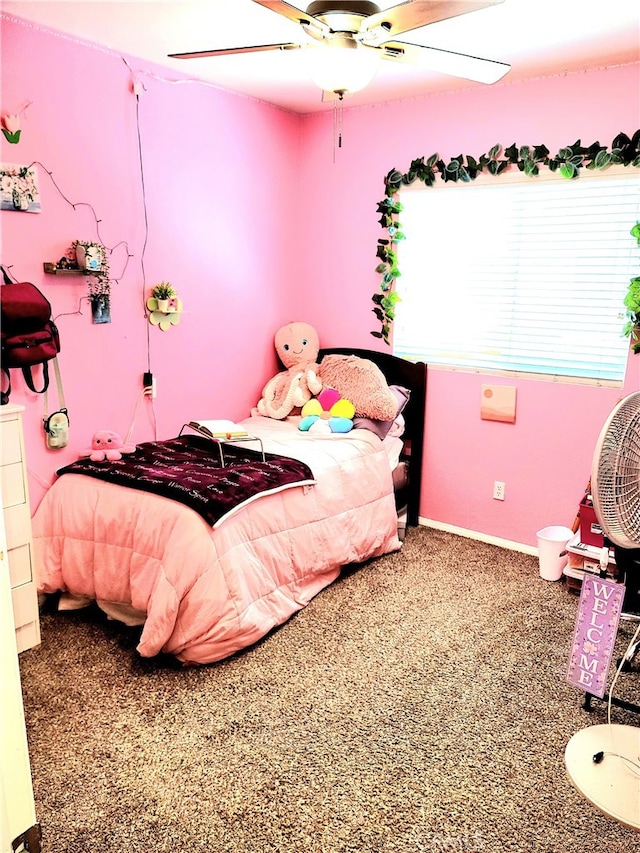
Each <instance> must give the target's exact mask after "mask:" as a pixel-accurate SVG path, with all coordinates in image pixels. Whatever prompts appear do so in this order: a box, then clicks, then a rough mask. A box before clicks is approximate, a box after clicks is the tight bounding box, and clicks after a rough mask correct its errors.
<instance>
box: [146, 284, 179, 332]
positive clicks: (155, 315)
mask: <svg viewBox="0 0 640 853" xmlns="http://www.w3.org/2000/svg"><path fill="white" fill-rule="evenodd" d="M147 308H148V309H149V311H150V312H151V313H150V314H149V322H150V323H151V325H152V326H159V327H160V329H161V330H162V331H163V332H166V331H167V330H168V329H170V328H171V326H176V325H177V324H178V323H179V322H180V313H181V312H182V300H181V299H180V298H179V297H178V294H177V292H176V290H175V288H174V287H173V286H172V285H171V284H170V283H169V282H168V281H161V282H160V283H159V284H156V286H155V287H154V288H153V290H152V291H151V296H150V297H149V299H147Z"/></svg>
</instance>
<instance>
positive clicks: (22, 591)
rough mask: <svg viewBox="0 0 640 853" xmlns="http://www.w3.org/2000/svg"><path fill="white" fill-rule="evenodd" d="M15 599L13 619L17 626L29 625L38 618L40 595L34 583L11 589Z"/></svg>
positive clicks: (12, 596)
mask: <svg viewBox="0 0 640 853" xmlns="http://www.w3.org/2000/svg"><path fill="white" fill-rule="evenodd" d="M11 598H12V599H13V619H14V622H15V623H16V628H21V627H22V626H23V625H29V624H30V623H31V622H33V621H35V620H37V618H38V595H37V593H36V588H35V586H34V585H33V584H31V583H30V584H26V585H25V586H17V587H16V588H15V589H12V590H11Z"/></svg>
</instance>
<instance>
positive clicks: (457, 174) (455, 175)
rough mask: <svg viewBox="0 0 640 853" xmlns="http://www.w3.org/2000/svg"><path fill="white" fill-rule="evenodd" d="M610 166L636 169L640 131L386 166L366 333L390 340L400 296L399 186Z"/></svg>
mask: <svg viewBox="0 0 640 853" xmlns="http://www.w3.org/2000/svg"><path fill="white" fill-rule="evenodd" d="M612 165H623V166H635V167H637V168H640V130H636V132H635V133H634V134H633V136H632V137H628V136H627V135H626V134H625V133H619V134H618V135H617V136H616V138H615V139H614V140H613V142H612V143H611V146H610V148H607V147H606V146H605V145H600V143H599V142H594V143H593V144H592V145H589V146H588V147H585V146H584V145H582V143H581V141H580V140H579V139H578V141H577V142H574V144H573V145H568V146H566V147H565V148H560V150H559V151H558V153H557V154H555V155H553V156H551V154H550V151H549V149H548V148H547V147H546V145H533V146H530V145H522V146H520V147H519V146H517V145H516V144H515V143H514V144H513V145H510V146H509V148H505V149H504V152H503V149H502V146H501V145H494V146H493V147H492V148H490V149H489V151H488V152H487V153H486V154H481V155H480V157H478V158H477V159H476V158H475V157H472V156H471V155H469V154H467V155H465V154H460V155H459V156H458V157H453V158H452V159H451V160H450V161H449V162H448V163H445V162H444V160H442V159H441V158H440V157H439V155H438V154H432V155H431V156H430V157H428V158H426V159H425V158H424V157H419V158H418V159H416V160H412V162H411V165H410V166H409V169H408V170H407V171H406V172H404V173H402V172H400V171H399V170H398V169H391V171H390V172H388V174H387V175H386V176H385V179H384V186H385V197H384V198H383V199H382V201H380V202H378V206H377V211H378V213H380V214H381V216H380V220H379V222H380V225H381V226H382V228H384V229H385V231H386V232H387V237H386V238H381V239H379V240H378V248H377V251H376V257H377V258H379V260H380V263H379V264H378V266H377V267H376V272H377V273H379V274H380V275H381V276H382V280H381V282H380V287H379V290H378V291H377V292H376V293H374V295H373V296H372V301H373V303H374V308H373V313H374V314H375V315H376V317H377V319H378V320H379V321H380V331H375V332H371V334H372V335H373V337H374V338H382V339H383V340H384V341H385V343H387V344H390V340H389V335H390V333H391V327H392V324H393V321H394V319H395V306H396V303H397V302H398V301H399V300H400V297H399V296H398V294H397V292H396V291H395V290H394V284H395V280H396V279H397V278H398V277H399V276H400V269H399V268H398V256H397V253H396V244H397V243H398V242H399V241H400V240H404V239H405V235H404V234H403V233H402V225H401V223H400V220H399V219H398V215H399V214H400V213H401V212H402V203H401V202H400V201H398V199H397V198H396V194H397V192H398V190H399V189H400V188H401V187H402V186H408V185H409V184H413V183H414V182H415V181H421V182H422V183H423V184H424V185H425V186H427V187H432V186H433V185H434V184H435V182H436V180H437V179H438V178H439V179H440V180H442V181H445V183H446V182H447V181H462V182H464V183H469V182H470V181H473V180H474V179H475V178H477V176H478V175H479V174H481V173H482V172H488V173H489V174H490V175H500V174H501V173H502V172H504V171H505V169H508V168H509V167H510V166H516V167H517V168H518V169H519V170H520V171H521V172H524V174H525V175H528V176H529V177H534V176H535V175H537V174H539V172H540V167H542V166H545V167H546V168H548V169H549V170H550V171H551V172H559V174H560V175H562V176H563V177H565V178H569V179H573V178H577V177H578V176H579V174H580V169H583V168H584V169H606V168H607V167H609V166H612Z"/></svg>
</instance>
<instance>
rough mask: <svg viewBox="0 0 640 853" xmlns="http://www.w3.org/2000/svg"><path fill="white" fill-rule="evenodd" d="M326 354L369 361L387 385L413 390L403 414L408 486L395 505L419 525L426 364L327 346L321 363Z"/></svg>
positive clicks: (321, 355)
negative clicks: (355, 357) (404, 508)
mask: <svg viewBox="0 0 640 853" xmlns="http://www.w3.org/2000/svg"><path fill="white" fill-rule="evenodd" d="M325 355H355V356H358V357H359V358H366V359H369V361H372V362H373V363H374V364H376V365H377V366H378V367H379V368H380V370H381V371H382V373H383V374H384V376H385V379H386V380H387V384H388V385H402V386H403V387H404V388H408V389H409V390H410V391H411V396H410V397H409V402H408V403H407V405H406V406H405V408H404V410H403V412H402V414H403V417H404V420H405V432H404V435H403V441H404V450H403V454H402V458H403V460H404V461H405V462H406V464H407V466H408V473H409V477H408V483H407V485H406V487H405V488H404V489H403V490H402V491H401V492H399V493H397V494H396V505H397V506H398V507H401V506H406V507H407V524H410V525H412V526H413V527H415V526H417V524H418V517H419V512H420V483H421V480H422V458H423V448H424V417H425V402H426V392H427V365H426V364H424V363H423V362H417V363H414V362H412V361H406V360H405V359H403V358H398V357H397V356H395V355H391V354H390V353H386V352H378V351H376V350H366V349H353V348H351V347H328V348H325V349H321V350H320V352H319V354H318V363H320V362H321V361H322V359H323V358H324V356H325Z"/></svg>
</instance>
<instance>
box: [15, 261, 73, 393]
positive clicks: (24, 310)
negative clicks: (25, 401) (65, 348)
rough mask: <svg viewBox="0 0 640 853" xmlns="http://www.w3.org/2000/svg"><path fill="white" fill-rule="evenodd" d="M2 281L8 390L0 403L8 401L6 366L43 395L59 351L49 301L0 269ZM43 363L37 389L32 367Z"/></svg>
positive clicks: (32, 287)
mask: <svg viewBox="0 0 640 853" xmlns="http://www.w3.org/2000/svg"><path fill="white" fill-rule="evenodd" d="M2 275H3V279H4V284H3V285H2V286H0V323H1V326H0V338H1V345H2V350H1V361H2V371H3V373H4V374H5V375H6V377H7V390H6V391H1V392H0V405H3V406H4V405H6V403H8V402H9V395H10V394H11V376H10V373H9V369H10V368H12V367H19V368H21V370H22V373H23V375H24V380H25V382H26V383H27V386H28V387H29V388H30V389H31V391H33V392H35V393H36V394H43V393H44V392H45V391H46V390H47V388H48V387H49V365H48V362H49V360H50V359H52V358H55V357H56V355H57V354H58V353H59V352H60V337H59V335H58V329H57V328H56V325H55V323H54V322H53V320H52V319H51V304H50V303H49V300H48V299H47V298H46V297H45V296H44V294H42V293H41V292H40V291H39V290H38V288H37V287H36V286H35V285H34V284H30V283H29V282H26V281H22V282H17V281H12V280H11V279H10V278H9V276H8V275H7V272H6V270H5V269H4V267H3V268H2ZM34 364H41V365H42V384H43V387H42V388H36V387H35V384H34V381H33V376H32V374H31V367H32V365H34Z"/></svg>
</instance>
